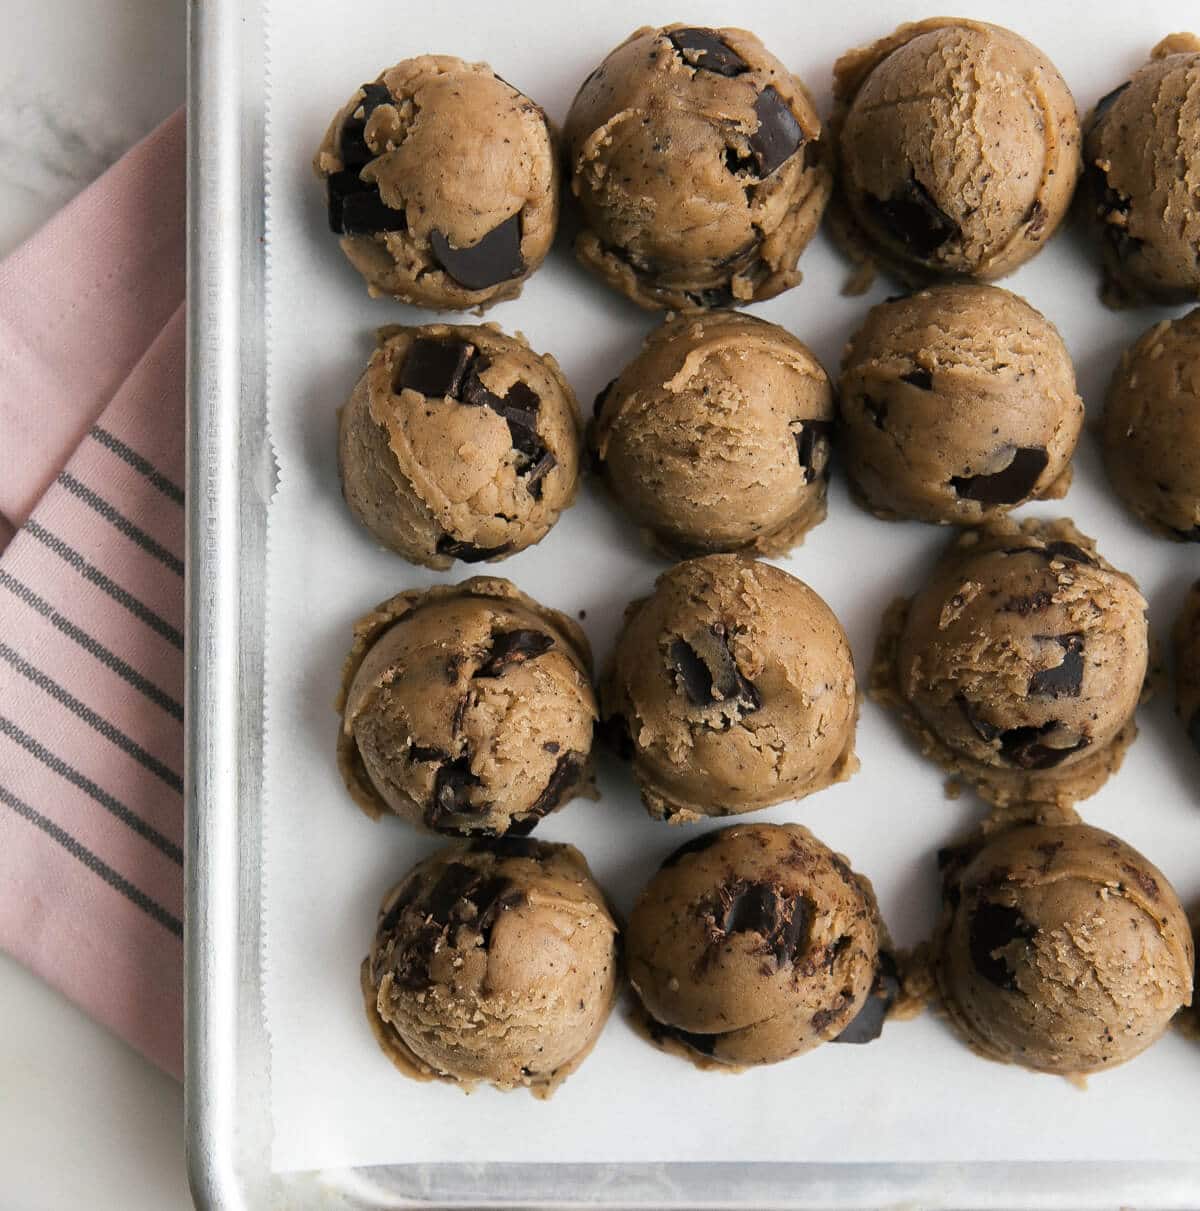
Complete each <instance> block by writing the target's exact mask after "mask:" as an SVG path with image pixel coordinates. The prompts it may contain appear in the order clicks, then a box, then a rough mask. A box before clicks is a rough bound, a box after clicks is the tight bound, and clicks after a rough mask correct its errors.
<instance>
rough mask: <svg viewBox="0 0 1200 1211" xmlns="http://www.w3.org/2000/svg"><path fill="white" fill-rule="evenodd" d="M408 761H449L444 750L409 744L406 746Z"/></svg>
mask: <svg viewBox="0 0 1200 1211" xmlns="http://www.w3.org/2000/svg"><path fill="white" fill-rule="evenodd" d="M408 759H409V760H410V761H418V762H419V761H449V760H450V754H449V753H448V752H446V751H445V750H444V749H440V748H431V747H428V746H426V745H423V744H410V745H409V746H408Z"/></svg>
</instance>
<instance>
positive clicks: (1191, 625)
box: [1175, 582, 1200, 753]
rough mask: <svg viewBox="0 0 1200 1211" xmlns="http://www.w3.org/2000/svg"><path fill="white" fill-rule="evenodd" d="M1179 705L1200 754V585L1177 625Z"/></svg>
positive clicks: (1186, 726)
mask: <svg viewBox="0 0 1200 1211" xmlns="http://www.w3.org/2000/svg"><path fill="white" fill-rule="evenodd" d="M1175 704H1176V708H1177V709H1178V711H1179V718H1180V719H1182V720H1183V726H1184V727H1185V728H1187V733H1188V735H1189V736H1190V737H1191V741H1192V744H1193V745H1194V746H1195V748H1196V751H1197V752H1198V753H1200V582H1197V583H1196V584H1194V585H1193V586H1192V591H1191V592H1190V593H1189V594H1188V599H1187V602H1186V604H1185V605H1184V607H1183V613H1182V614H1180V616H1179V621H1178V622H1177V623H1176V624H1175Z"/></svg>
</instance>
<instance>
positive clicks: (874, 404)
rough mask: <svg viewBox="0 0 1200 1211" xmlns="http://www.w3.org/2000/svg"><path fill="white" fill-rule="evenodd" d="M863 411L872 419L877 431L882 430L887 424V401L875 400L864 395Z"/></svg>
mask: <svg viewBox="0 0 1200 1211" xmlns="http://www.w3.org/2000/svg"><path fill="white" fill-rule="evenodd" d="M862 406H863V411H864V412H865V413H866V414H867V415H868V416H869V417H870V418H871V421H872V423H873V424H874V425H875V428H876V429H882V428H883V427H884V425H885V424H887V415H888V402H887V400H885V399H875V398H874V397H873V396H870V395H864V396H863V398H862Z"/></svg>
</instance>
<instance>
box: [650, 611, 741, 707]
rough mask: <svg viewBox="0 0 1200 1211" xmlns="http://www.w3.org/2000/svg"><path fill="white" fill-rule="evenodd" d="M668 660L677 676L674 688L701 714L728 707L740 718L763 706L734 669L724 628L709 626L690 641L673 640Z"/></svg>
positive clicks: (735, 663) (733, 661)
mask: <svg viewBox="0 0 1200 1211" xmlns="http://www.w3.org/2000/svg"><path fill="white" fill-rule="evenodd" d="M670 659H671V663H672V665H673V666H674V668H675V672H676V674H677V679H676V685H677V687H679V688H680V689H682V691H683V693H684V694H685V696H686V697H687V699H688V701H689V702H690V703H691V704H692V705H693V706H695V707H699V708H700V709H702V710H703V709H705V708H707V707H711V706H715V705H717V704H718V703H731V704H733V705H734V706H736V707H737V709H738V711H739V713H741V714H749V713H750V712H752V711H756V710H758V709H759V707H761V706H762V695H761V694H760V693H759V692H758V689H757V688H756V687H755V685H754V683H753V682H752V681H749V680H748V679H747V678H746V677H744V676H743V675H742V673H741V670H740V669H739V668H738V666H737V660H736V659H735V657H734V654H733V651H732V650H731V649H730V646H729V636H728V634H727V632H726V631H725V628H724V627H722V626H712V627H709V628H708V629H707V630H706V631H701V632H699V633H697V634H696V635H693V636H692V637H691V638H690V639H676V640H674V641H673V642H672V644H671V649H670Z"/></svg>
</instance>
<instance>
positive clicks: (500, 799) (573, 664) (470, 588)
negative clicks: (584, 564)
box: [337, 576, 596, 835]
mask: <svg viewBox="0 0 1200 1211" xmlns="http://www.w3.org/2000/svg"><path fill="white" fill-rule="evenodd" d="M590 669H591V652H590V650H589V648H588V643H587V639H586V638H585V637H584V634H583V632H582V631H581V630H580V629H579V627H578V626H577V625H576V623H575V622H574V621H573V620H572V619H570V618H568V617H567V616H566V615H565V614H560V613H559V612H558V611H557V610H551V609H547V608H546V607H545V606H541V605H538V603H537V602H536V601H534V600H533V599H532V598H531V597H526V595H525V594H524V593H522V592H520V591H519V590H518V589H517V588H516V587H515V586H514V585H512V584H510V583H509V582H508V581H507V580H501V579H499V578H498V577H496V578H492V577H484V576H475V577H472V578H471V579H470V580H464V581H463V582H462V584H458V585H435V586H434V587H433V588H430V589H425V590H411V591H409V592H406V593H398V594H396V596H395V597H392V598H390V599H389V600H388V601H385V602H383V603H382V604H381V605H379V606H377V607H376V608H375V609H374V610H372V611H371V613H369V614H367V615H366V616H365V617H363V618H361V619H359V621H358V622H357V623H356V624H355V626H354V646H353V647H352V648H351V651H350V655H349V656H348V657H347V658H346V664H345V668H344V670H343V674H342V692H341V695H340V696H339V699H338V704H337V709H338V710H339V711H340V712H341V715H342V722H341V726H340V728H339V730H338V766H339V768H340V769H341V771H342V777H343V778H344V779H345V781H346V785H347V787H348V788H349V790H350V793H351V794H352V795H353V796H354V798H355V800H356V801H357V803H358V805H359V806H360V807H361V808H362V809H363V811H365V812H366V813H367V814H368V815H369V816H374V817H378V816H381V815H383V814H384V813H385V812H392V813H394V814H395V815H397V816H401V817H403V818H404V819H406V820H409V821H411V822H412V823H414V824H418V825H424V826H425V827H426V828H428V829H431V830H433V831H434V832H438V833H450V834H483V835H499V834H503V833H514V834H519V833H527V832H529V830H530V829H531V828H533V827H534V825H535V824H537V822H538V821H539V820H540V819H541V818H542V817H543V816H544V815H546V814H547V813H549V812H552V811H555V810H557V809H558V808H559V807H561V806H562V805H563V804H564V803H566V802H567V801H568V800H569V799H571V798H573V797H574V796H575V795H576V794H578V793H580V792H581V790H584V789H586V788H588V787H589V786H590V783H591V759H590V754H591V748H592V729H593V725H594V723H595V719H596V699H595V696H594V694H593V692H592V684H591V680H590V677H589V674H590Z"/></svg>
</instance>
